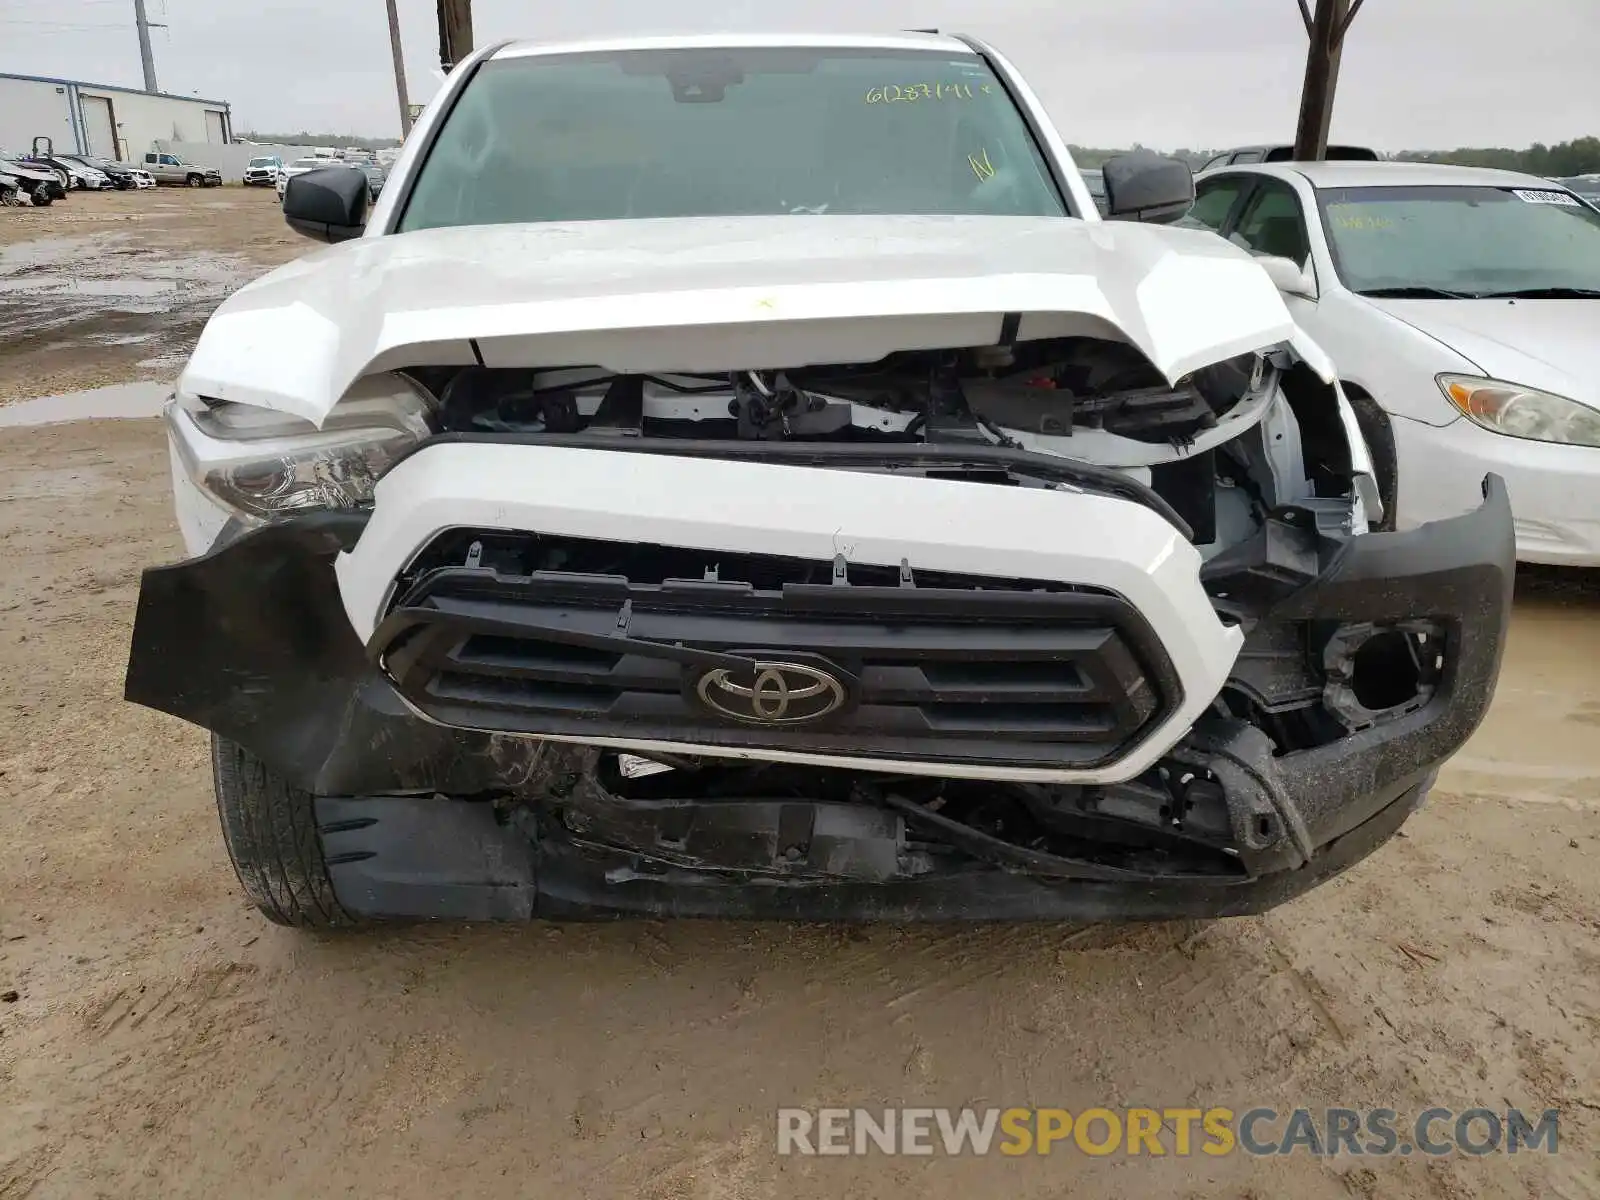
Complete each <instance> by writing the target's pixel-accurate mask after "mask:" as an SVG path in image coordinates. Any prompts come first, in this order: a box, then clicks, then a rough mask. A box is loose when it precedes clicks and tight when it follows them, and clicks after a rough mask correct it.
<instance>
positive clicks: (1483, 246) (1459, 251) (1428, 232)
mask: <svg viewBox="0 0 1600 1200" xmlns="http://www.w3.org/2000/svg"><path fill="white" fill-rule="evenodd" d="M1317 198H1318V201H1319V203H1320V204H1321V207H1322V219H1323V226H1324V228H1325V229H1326V230H1327V233H1328V243H1329V247H1330V249H1331V250H1332V251H1333V259H1334V264H1335V266H1337V267H1338V270H1339V275H1340V278H1341V279H1342V280H1343V281H1344V284H1345V286H1346V287H1348V288H1349V289H1350V290H1351V291H1354V292H1363V293H1365V292H1392V291H1396V290H1401V291H1404V290H1407V289H1415V290H1417V291H1432V292H1437V293H1438V294H1440V295H1441V296H1460V295H1464V296H1483V295H1495V294H1499V293H1505V292H1524V291H1540V290H1552V291H1558V292H1560V291H1571V290H1576V291H1597V292H1600V213H1597V212H1596V211H1595V210H1594V209H1592V208H1590V207H1588V206H1587V205H1585V204H1583V203H1582V202H1580V201H1579V200H1578V199H1577V197H1575V196H1573V195H1571V194H1570V193H1568V192H1565V191H1561V190H1559V189H1554V188H1551V189H1542V188H1502V187H1459V186H1449V187H1439V186H1432V185H1428V186H1419V187H1365V188H1329V189H1327V190H1325V191H1319V192H1318V193H1317Z"/></svg>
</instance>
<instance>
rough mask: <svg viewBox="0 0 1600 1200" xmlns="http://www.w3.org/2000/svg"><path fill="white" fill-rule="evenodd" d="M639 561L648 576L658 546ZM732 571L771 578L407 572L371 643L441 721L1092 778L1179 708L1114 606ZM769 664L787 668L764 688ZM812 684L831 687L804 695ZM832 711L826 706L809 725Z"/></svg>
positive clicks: (782, 568)
mask: <svg viewBox="0 0 1600 1200" xmlns="http://www.w3.org/2000/svg"><path fill="white" fill-rule="evenodd" d="M453 536H455V537H457V538H459V537H460V536H461V535H460V534H456V535H453ZM497 536H498V537H499V538H500V539H501V540H502V541H503V540H504V536H505V535H503V534H501V535H497ZM623 550H624V551H625V550H626V547H623ZM640 550H641V554H640V555H639V556H638V557H637V561H639V562H640V563H641V564H643V563H645V562H648V561H650V560H651V559H652V558H659V556H660V555H661V554H662V553H664V552H665V551H663V548H660V547H648V548H646V547H641V548H640ZM670 553H671V554H673V555H677V556H682V555H684V554H686V553H692V552H685V551H678V550H674V551H670ZM613 555H615V551H613ZM627 557H628V556H627V555H626V554H624V555H623V561H627ZM705 557H706V559H707V561H708V563H710V562H714V561H715V560H716V559H717V557H718V556H716V555H714V554H707V555H706V556H705ZM420 561H423V562H427V561H428V556H427V555H424V556H423V559H422V560H420ZM456 561H460V560H459V559H457V560H456ZM468 561H469V562H475V561H476V559H475V558H474V557H469V559H468ZM738 561H739V563H740V565H741V566H744V567H747V568H749V569H748V571H747V573H748V574H749V575H750V576H751V577H752V578H758V579H760V580H762V583H763V585H762V586H759V587H758V586H755V585H753V584H751V583H748V582H741V581H738V580H729V579H727V578H725V577H724V576H725V575H726V572H725V571H723V572H721V573H718V572H717V571H716V570H715V568H711V569H708V570H707V571H706V572H705V573H704V574H705V576H706V577H704V578H699V579H672V578H658V577H656V575H655V574H653V573H652V572H650V571H649V570H644V571H643V574H642V577H641V578H630V577H629V576H624V575H620V574H585V573H578V572H570V571H550V570H531V571H527V572H525V573H507V572H506V571H505V570H503V569H501V570H497V569H493V568H490V567H486V566H480V565H472V566H436V567H431V568H428V569H424V570H422V571H421V572H420V573H419V574H418V575H417V576H416V577H415V578H414V579H410V580H405V581H402V588H401V590H400V594H399V599H398V600H397V602H396V604H395V605H394V607H393V609H392V610H391V612H390V613H389V615H388V617H387V618H386V619H385V620H384V621H383V623H382V624H381V625H380V626H379V628H378V630H377V631H376V632H375V633H374V635H373V640H372V644H371V647H370V649H371V651H372V653H373V655H374V657H375V659H376V660H377V661H378V662H379V663H380V664H381V666H382V668H383V670H384V672H385V673H386V674H387V675H388V677H389V678H390V679H391V680H392V681H393V682H394V684H395V686H396V687H397V688H398V689H399V690H400V691H401V693H402V694H403V695H404V696H405V697H406V698H407V699H408V700H409V701H410V702H411V703H412V704H414V705H415V706H416V707H417V708H418V709H420V710H421V711H422V712H424V713H426V714H427V715H428V716H429V717H431V718H433V719H434V720H437V721H440V722H442V723H444V724H447V725H454V726H461V727H468V728H476V729H490V730H496V731H501V732H508V733H520V734H534V735H546V736H566V737H577V738H596V739H598V738H611V739H624V740H632V741H636V742H638V741H661V742H678V743H692V744H697V745H705V746H717V747H726V748H730V749H732V748H743V749H750V750H762V749H765V750H787V751H794V752H807V753H818V754H839V755H855V756H867V757H873V758H884V759H897V758H898V759H916V760H921V761H938V762H949V763H966V764H998V765H1007V766H1036V767H1084V766H1093V765H1096V764H1099V763H1103V762H1106V761H1109V760H1112V759H1114V758H1116V757H1117V756H1118V755H1119V754H1120V753H1122V752H1123V751H1125V750H1126V749H1127V748H1129V747H1130V746H1131V745H1132V744H1133V743H1134V742H1135V741H1136V740H1137V739H1138V737H1139V735H1140V734H1141V733H1142V732H1143V731H1145V730H1146V729H1147V728H1149V727H1150V726H1152V725H1153V724H1155V723H1158V722H1159V721H1160V720H1162V719H1163V718H1164V717H1165V716H1166V715H1167V714H1168V713H1170V712H1171V711H1172V709H1173V707H1174V706H1175V705H1176V704H1177V702H1178V699H1179V697H1178V687H1177V682H1176V677H1175V674H1174V672H1173V670H1172V667H1171V664H1170V662H1169V661H1168V660H1167V658H1166V656H1165V654H1164V653H1163V652H1162V650H1161V648H1160V646H1159V644H1158V643H1157V641H1156V639H1155V637H1154V635H1153V633H1152V632H1151V630H1150V629H1149V627H1148V626H1147V625H1146V624H1145V622H1144V621H1143V619H1142V618H1141V617H1140V616H1139V614H1138V613H1137V612H1136V611H1135V610H1134V609H1133V608H1132V607H1131V606H1130V605H1129V604H1128V603H1127V602H1126V601H1125V600H1123V599H1121V598H1120V597H1118V596H1115V595H1111V594H1109V593H1105V592H1100V591H1092V590H1085V589H1078V588H1069V587H1066V586H1065V585H1062V584H1060V583H1047V582H1036V583H1030V582H1029V581H1020V580H994V579H987V578H983V577H967V576H957V575H950V574H941V575H939V576H937V577H936V578H934V577H930V581H931V582H930V583H929V584H927V585H924V583H923V582H922V581H919V580H917V579H915V578H914V577H913V576H912V574H911V572H910V570H909V569H908V568H907V569H903V570H902V571H901V572H900V573H899V575H900V578H899V582H898V583H897V584H895V585H894V586H885V585H883V584H882V583H878V582H871V583H867V584H865V585H862V584H855V583H851V582H849V574H850V572H849V571H847V570H845V569H844V568H843V567H842V566H841V567H840V568H839V570H838V572H837V574H835V573H834V572H833V569H832V566H831V564H820V568H821V570H822V572H823V577H824V578H829V577H832V578H834V579H835V580H836V582H831V583H815V582H784V580H785V579H790V580H802V579H806V580H808V579H815V578H816V577H817V574H818V568H819V564H815V563H809V562H802V561H799V560H789V559H783V558H776V557H771V556H743V557H741V558H739V560H738ZM881 573H882V572H881V570H879V571H877V572H874V571H871V570H868V571H866V572H865V574H866V575H867V576H868V577H869V578H871V577H873V576H875V575H881ZM891 574H893V572H891ZM760 667H769V668H770V667H778V668H780V669H779V671H778V674H777V675H776V676H773V675H771V674H770V671H769V673H768V678H767V679H766V681H765V682H763V680H762V679H761V678H759V677H758V676H757V668H760ZM708 675H711V676H713V678H711V679H710V680H708V678H707V677H708ZM817 678H826V679H831V680H833V681H835V682H836V683H837V684H838V689H837V696H835V695H834V694H833V692H832V691H830V690H827V689H826V688H819V689H816V690H817V691H818V695H816V696H813V697H811V698H810V699H809V700H806V699H804V698H796V699H793V700H792V701H791V699H790V698H791V697H803V696H804V693H803V691H802V690H801V689H802V688H803V686H805V685H808V684H809V683H810V681H811V680H813V679H817ZM719 679H720V680H722V681H724V682H723V683H719V682H718V680H719ZM776 680H781V681H782V682H775V681H776ZM785 688H789V689H792V690H790V691H785V690H784V689H785ZM752 689H755V690H756V691H758V692H761V697H762V699H761V706H760V707H758V708H756V709H754V710H752V708H751V705H752V701H751V699H750V695H751V692H752ZM763 689H765V690H763ZM835 699H837V703H836V704H834V700H835ZM822 701H827V702H828V703H829V704H830V705H833V707H832V708H831V711H827V712H825V713H822V714H821V715H814V714H815V712H816V711H817V710H818V709H820V708H821V707H822ZM808 703H809V704H810V705H811V706H812V708H811V709H807V707H806V705H807V704H808ZM719 706H720V707H719ZM780 708H781V709H782V712H781V713H780V711H779V710H780ZM730 714H735V715H730ZM737 714H742V719H741V716H740V715H737ZM790 714H793V716H792V718H791V716H790ZM775 716H777V717H781V719H774V718H775Z"/></svg>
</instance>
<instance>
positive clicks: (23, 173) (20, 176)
mask: <svg viewBox="0 0 1600 1200" xmlns="http://www.w3.org/2000/svg"><path fill="white" fill-rule="evenodd" d="M0 171H4V172H5V173H6V174H7V175H9V176H11V177H12V178H13V179H15V180H16V181H17V187H18V188H19V189H21V190H22V191H24V192H26V193H27V195H28V199H29V200H30V201H31V202H32V203H33V204H35V205H37V206H38V207H40V208H47V207H49V206H50V205H51V204H53V203H55V201H57V200H60V199H61V198H62V197H64V196H65V195H66V194H67V189H66V187H65V185H63V184H62V182H61V172H59V171H57V170H56V169H55V168H53V167H46V166H42V165H40V164H38V163H32V162H29V161H27V160H26V159H23V158H20V157H17V158H13V157H8V156H7V155H5V154H4V153H3V152H0Z"/></svg>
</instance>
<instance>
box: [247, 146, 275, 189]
mask: <svg viewBox="0 0 1600 1200" xmlns="http://www.w3.org/2000/svg"><path fill="white" fill-rule="evenodd" d="M281 170H283V159H282V158H280V157H279V156H278V155H276V154H263V155H259V156H258V157H256V158H252V159H251V160H250V161H249V162H247V163H246V164H245V167H244V185H245V186H246V187H272V186H273V185H274V184H275V183H277V182H278V172H279V171H281Z"/></svg>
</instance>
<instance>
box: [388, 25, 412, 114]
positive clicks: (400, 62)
mask: <svg viewBox="0 0 1600 1200" xmlns="http://www.w3.org/2000/svg"><path fill="white" fill-rule="evenodd" d="M389 53H391V54H392V55H394V90H395V93H396V95H398V96H399V98H400V138H401V140H402V141H404V140H405V139H406V138H407V137H409V136H410V134H411V100H410V97H408V96H407V95H406V57H405V55H404V54H402V53H401V52H400V11H399V9H398V8H397V7H396V5H395V0H389Z"/></svg>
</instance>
